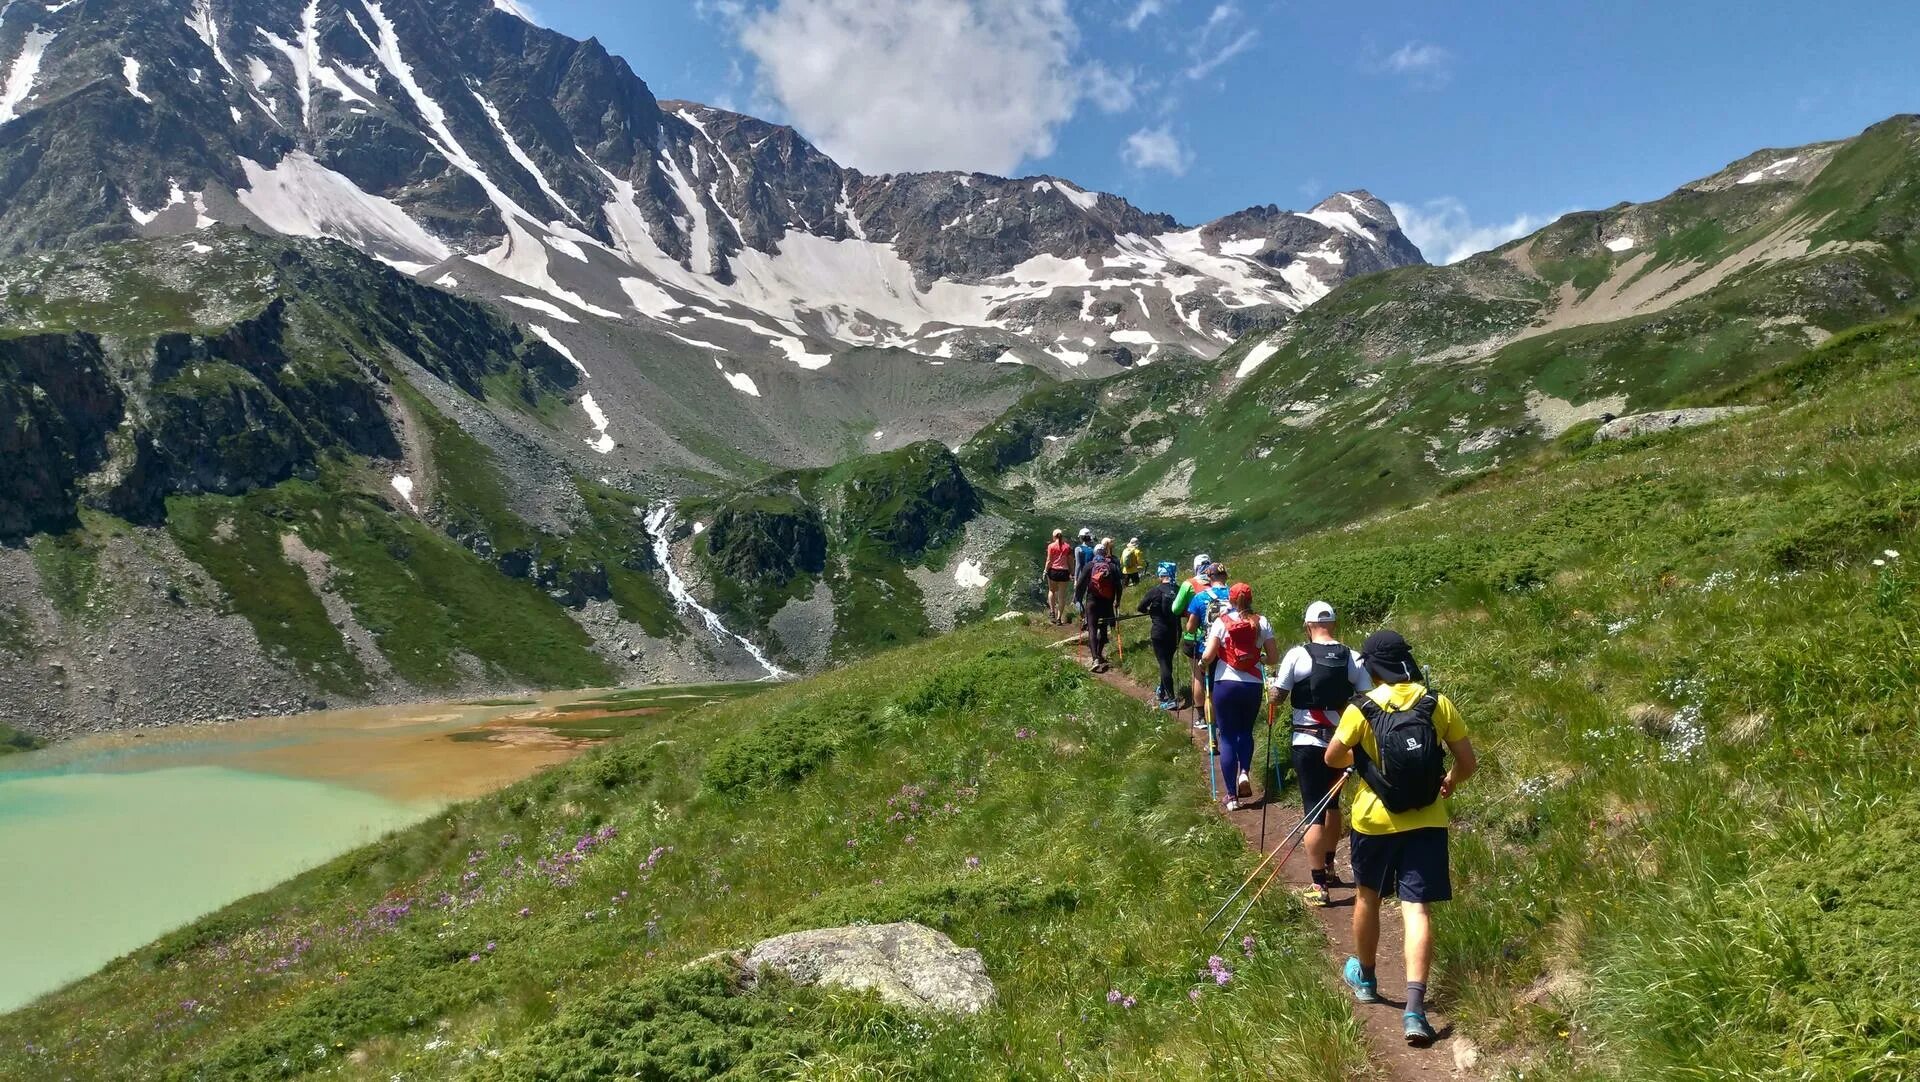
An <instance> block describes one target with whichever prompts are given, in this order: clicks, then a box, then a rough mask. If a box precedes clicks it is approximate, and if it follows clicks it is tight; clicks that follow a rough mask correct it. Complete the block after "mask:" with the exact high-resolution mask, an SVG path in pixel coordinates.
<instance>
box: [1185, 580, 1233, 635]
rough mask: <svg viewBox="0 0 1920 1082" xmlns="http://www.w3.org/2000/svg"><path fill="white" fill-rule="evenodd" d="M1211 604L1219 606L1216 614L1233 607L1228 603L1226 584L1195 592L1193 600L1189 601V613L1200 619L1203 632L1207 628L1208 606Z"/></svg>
mask: <svg viewBox="0 0 1920 1082" xmlns="http://www.w3.org/2000/svg"><path fill="white" fill-rule="evenodd" d="M1209 604H1214V605H1216V606H1217V608H1218V612H1216V613H1215V614H1214V615H1216V616H1218V615H1219V614H1220V613H1223V612H1226V611H1227V610H1228V609H1229V608H1231V607H1232V606H1230V605H1228V604H1227V588H1226V587H1225V586H1209V587H1207V588H1206V589H1204V590H1201V591H1200V592H1199V593H1196V594H1194V595H1193V600H1192V601H1189V602H1187V615H1188V616H1192V617H1194V618H1196V619H1198V620H1199V621H1200V630H1201V631H1202V632H1205V631H1206V630H1207V626H1208V624H1207V606H1208V605H1209Z"/></svg>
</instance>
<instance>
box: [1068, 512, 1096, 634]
mask: <svg viewBox="0 0 1920 1082" xmlns="http://www.w3.org/2000/svg"><path fill="white" fill-rule="evenodd" d="M1092 562H1093V531H1092V530H1089V529H1087V528H1086V527H1085V526H1082V527H1080V543H1079V544H1077V545H1075V546H1074V547H1073V582H1074V587H1073V607H1074V609H1075V610H1077V611H1078V612H1079V614H1080V618H1081V619H1082V620H1085V619H1086V615H1087V588H1086V585H1085V580H1084V576H1085V574H1086V570H1087V565H1088V564H1090V563H1092Z"/></svg>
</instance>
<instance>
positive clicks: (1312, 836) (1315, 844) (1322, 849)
mask: <svg viewBox="0 0 1920 1082" xmlns="http://www.w3.org/2000/svg"><path fill="white" fill-rule="evenodd" d="M1326 832H1327V828H1326V825H1325V820H1321V821H1320V822H1318V823H1315V824H1313V825H1312V826H1310V827H1308V828H1307V841H1306V846H1307V867H1309V868H1311V869H1313V870H1314V871H1320V870H1321V864H1320V862H1321V861H1322V860H1325V859H1326V855H1327V847H1326V846H1323V845H1321V844H1320V839H1321V837H1322V836H1324V835H1325V834H1326Z"/></svg>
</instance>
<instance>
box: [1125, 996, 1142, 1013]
mask: <svg viewBox="0 0 1920 1082" xmlns="http://www.w3.org/2000/svg"><path fill="white" fill-rule="evenodd" d="M1139 1005H1140V1001H1139V1000H1137V999H1135V998H1133V997H1132V996H1128V997H1127V998H1125V999H1123V1000H1121V1001H1120V1006H1121V1007H1123V1008H1125V1009H1127V1010H1129V1011H1130V1010H1132V1009H1134V1008H1135V1007H1138V1006H1139Z"/></svg>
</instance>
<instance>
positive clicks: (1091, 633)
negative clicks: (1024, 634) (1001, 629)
mask: <svg viewBox="0 0 1920 1082" xmlns="http://www.w3.org/2000/svg"><path fill="white" fill-rule="evenodd" d="M1091 537H1092V535H1091V533H1090V531H1086V530H1082V531H1081V541H1082V543H1083V544H1087V545H1088V546H1089V547H1090V548H1091V549H1093V551H1092V552H1091V553H1090V554H1089V556H1088V557H1087V562H1086V564H1085V565H1084V566H1076V567H1074V568H1073V572H1074V575H1073V578H1072V579H1071V580H1068V581H1071V582H1072V584H1073V585H1074V586H1075V588H1076V591H1075V592H1076V601H1080V600H1082V599H1084V601H1085V604H1084V606H1083V614H1084V619H1085V622H1086V632H1087V641H1088V645H1089V648H1090V650H1091V651H1092V654H1093V659H1094V667H1095V669H1096V671H1099V670H1104V669H1105V668H1106V667H1107V661H1106V653H1105V650H1106V645H1107V638H1108V635H1109V634H1110V629H1111V627H1112V625H1113V623H1114V621H1115V619H1116V616H1115V613H1116V611H1117V610H1118V608H1119V604H1120V599H1121V591H1122V589H1123V588H1124V586H1125V585H1127V582H1126V580H1125V572H1124V570H1122V568H1123V567H1124V558H1123V560H1122V561H1113V558H1112V541H1111V540H1110V539H1109V540H1106V541H1103V542H1101V543H1100V544H1099V545H1092V544H1091ZM1063 541H1064V538H1063V537H1062V535H1061V532H1060V531H1058V530H1056V531H1054V545H1050V546H1049V548H1048V578H1049V580H1050V585H1051V582H1052V580H1053V566H1054V564H1053V556H1054V546H1057V545H1060V544H1062V543H1063ZM1128 551H1129V552H1132V553H1136V554H1137V553H1138V552H1139V542H1138V539H1135V540H1134V541H1133V542H1130V543H1129V545H1128ZM1101 561H1106V562H1108V563H1112V564H1113V566H1112V567H1111V568H1102V569H1101V570H1098V571H1096V570H1094V569H1093V568H1094V565H1095V564H1097V563H1099V562H1101ZM1155 570H1156V572H1157V575H1156V577H1157V579H1158V581H1157V582H1156V583H1155V584H1154V585H1153V586H1152V588H1150V589H1149V590H1148V591H1147V593H1146V595H1145V596H1143V597H1142V598H1141V599H1140V602H1139V604H1138V606H1137V607H1136V612H1138V613H1140V614H1143V615H1145V616H1146V617H1147V618H1148V619H1149V621H1150V623H1149V631H1148V641H1149V642H1150V643H1151V644H1152V647H1153V653H1154V658H1155V660H1156V661H1157V662H1158V665H1159V670H1160V673H1159V676H1160V680H1159V687H1158V689H1157V691H1158V699H1159V705H1160V709H1162V710H1166V711H1169V712H1176V711H1178V710H1179V709H1180V708H1181V705H1182V704H1181V698H1182V696H1180V695H1179V693H1178V691H1177V690H1176V688H1175V678H1174V657H1175V655H1176V654H1184V655H1185V656H1186V658H1187V659H1188V660H1189V662H1190V682H1189V686H1187V687H1186V688H1184V689H1179V690H1184V691H1185V692H1186V695H1185V697H1184V698H1185V701H1186V703H1187V705H1190V706H1192V707H1193V708H1194V712H1195V718H1194V722H1193V725H1194V727H1195V728H1197V729H1207V730H1209V733H1210V739H1209V750H1210V755H1209V769H1210V770H1213V769H1216V768H1217V770H1218V774H1217V779H1218V782H1217V789H1218V792H1219V796H1220V798H1221V799H1222V800H1223V802H1224V806H1225V809H1226V811H1228V812H1236V811H1239V810H1240V808H1241V806H1242V804H1243V802H1247V801H1249V800H1251V799H1252V797H1253V795H1254V789H1253V781H1252V777H1251V773H1252V771H1253V770H1254V745H1255V741H1254V731H1255V727H1256V726H1257V724H1258V720H1259V715H1260V707H1261V704H1262V702H1263V701H1264V700H1265V699H1266V695H1267V694H1268V693H1269V691H1270V693H1271V694H1272V696H1273V698H1272V700H1271V701H1272V704H1273V706H1274V707H1275V708H1276V709H1275V710H1274V711H1273V712H1270V713H1269V715H1268V717H1269V721H1268V757H1269V762H1271V760H1272V756H1273V754H1274V748H1273V742H1274V735H1273V725H1274V722H1275V718H1274V714H1275V713H1277V712H1278V711H1277V707H1278V705H1279V701H1280V697H1281V696H1286V698H1287V700H1288V706H1289V707H1290V710H1289V718H1288V728H1287V730H1286V733H1285V734H1284V735H1285V736H1286V737H1287V740H1288V744H1289V747H1290V754H1289V755H1288V757H1287V758H1288V765H1290V766H1291V767H1292V772H1293V775H1294V777H1296V778H1297V779H1298V780H1299V785H1300V800H1301V807H1302V811H1303V812H1304V813H1305V814H1306V815H1308V816H1313V814H1314V812H1315V811H1316V809H1319V810H1320V811H1321V814H1320V816H1319V818H1318V820H1317V821H1315V822H1313V823H1312V824H1311V825H1310V826H1308V828H1307V831H1306V837H1305V848H1306V852H1307V864H1308V869H1309V874H1310V876H1311V882H1310V884H1309V885H1308V886H1307V888H1306V889H1305V890H1304V891H1303V892H1302V897H1303V900H1304V901H1305V902H1306V903H1307V904H1308V905H1313V906H1326V905H1328V904H1330V902H1331V893H1330V892H1331V891H1332V890H1334V889H1335V888H1338V887H1341V886H1344V885H1346V884H1343V883H1342V882H1341V881H1340V879H1339V876H1338V874H1337V873H1336V872H1335V869H1334V856H1335V851H1336V850H1337V849H1338V847H1339V844H1340V838H1341V835H1342V834H1343V833H1344V829H1343V827H1344V825H1343V824H1342V822H1341V816H1340V810H1339V808H1338V806H1337V805H1336V804H1335V802H1334V801H1332V800H1331V799H1330V794H1332V793H1333V792H1334V791H1335V789H1336V787H1339V786H1341V785H1342V784H1343V783H1342V778H1343V777H1346V776H1347V774H1348V772H1349V771H1351V772H1352V777H1351V778H1350V779H1348V781H1347V782H1346V783H1345V788H1346V793H1345V796H1346V798H1347V805H1348V807H1347V818H1348V822H1349V823H1350V824H1351V826H1352V839H1351V841H1350V843H1349V845H1348V858H1349V862H1350V864H1351V868H1352V872H1353V884H1352V886H1353V890H1354V910H1353V940H1354V952H1353V955H1352V956H1351V957H1349V958H1348V959H1347V962H1346V965H1345V967H1344V969H1343V971H1342V974H1341V976H1342V978H1343V979H1344V981H1345V982H1346V985H1347V987H1348V989H1349V990H1350V991H1351V992H1352V993H1353V996H1354V998H1355V999H1356V1000H1357V1001H1358V1002H1360V1003H1367V1004H1372V1003H1381V1002H1385V1001H1384V1000H1382V999H1381V997H1380V991H1379V985H1378V983H1377V980H1376V977H1375V973H1374V962H1375V959H1376V956H1377V954H1378V950H1379V943H1380V907H1381V902H1382V900H1383V899H1385V898H1393V897H1398V898H1399V900H1400V913H1401V919H1402V922H1403V924H1404V927H1405V957H1406V969H1407V991H1406V1001H1405V1004H1404V1007H1403V1012H1402V1024H1403V1031H1404V1033H1405V1035H1406V1039H1407V1043H1409V1044H1411V1045H1414V1046H1415V1047H1422V1048H1424V1047H1426V1046H1428V1045H1430V1044H1432V1043H1433V1042H1434V1040H1435V1039H1436V1038H1437V1034H1436V1033H1435V1032H1434V1029H1433V1027H1432V1026H1431V1025H1430V1024H1429V1023H1428V1021H1427V1015H1426V991H1427V976H1428V973H1429V971H1430V968H1431V964H1432V958H1433V931H1432V928H1433V926H1432V916H1431V913H1430V912H1429V910H1428V907H1429V906H1430V905H1432V904H1433V903H1436V902H1444V901H1448V900H1450V899H1451V898H1452V897H1453V883H1452V877H1451V874H1450V865H1449V861H1448V857H1447V826H1448V815H1447V804H1446V801H1447V798H1448V797H1450V796H1452V795H1453V793H1454V792H1455V790H1456V789H1458V787H1459V786H1460V785H1461V784H1463V783H1464V782H1465V781H1466V780H1467V779H1468V778H1470V777H1472V776H1473V773H1474V771H1475V769H1477V767H1478V765H1479V761H1478V758H1477V757H1476V756H1475V754H1474V749H1473V744H1472V741H1470V740H1469V739H1468V737H1467V727H1466V722H1465V720H1464V719H1462V717H1461V716H1460V712H1459V710H1458V709H1457V708H1455V706H1454V704H1453V702H1452V700H1450V699H1449V698H1447V696H1445V695H1442V694H1439V693H1438V692H1435V691H1433V690H1431V689H1430V688H1429V687H1428V686H1427V683H1426V676H1425V674H1424V673H1423V672H1422V671H1421V668H1420V665H1419V663H1418V662H1417V661H1416V660H1415V659H1414V655H1413V649H1412V647H1411V646H1409V645H1408V644H1407V641H1406V640H1405V639H1404V638H1402V637H1401V636H1400V634H1399V633H1397V632H1394V631H1390V630H1386V629H1381V630H1378V631H1375V632H1373V633H1372V634H1371V635H1368V636H1367V638H1366V640H1365V642H1364V643H1362V645H1361V647H1360V649H1359V650H1358V651H1355V650H1353V649H1351V648H1349V647H1347V646H1346V645H1345V644H1343V643H1342V642H1341V641H1340V638H1339V633H1338V626H1339V625H1338V617H1337V615H1336V614H1335V612H1334V610H1333V606H1332V605H1329V604H1328V603H1326V602H1324V601H1315V602H1313V603H1312V604H1310V605H1308V606H1307V608H1306V610H1305V612H1304V613H1303V615H1302V620H1301V624H1302V630H1303V637H1304V640H1305V641H1303V642H1301V643H1299V644H1298V645H1295V646H1293V647H1291V648H1290V649H1288V650H1287V651H1286V653H1285V654H1284V655H1282V654H1281V653H1280V650H1279V646H1278V638H1277V636H1276V635H1275V633H1274V630H1273V627H1272V625H1271V624H1270V623H1269V622H1268V621H1267V618H1266V617H1265V616H1262V615H1260V614H1259V613H1258V612H1257V611H1256V610H1255V607H1254V598H1253V588H1252V587H1251V586H1249V585H1248V584H1247V583H1244V582H1239V583H1232V584H1231V585H1229V575H1228V573H1227V568H1226V566H1225V565H1224V564H1222V563H1219V562H1217V561H1215V560H1213V559H1212V558H1211V557H1209V556H1207V555H1205V554H1202V555H1199V556H1196V557H1195V558H1194V561H1193V576H1192V577H1191V578H1189V579H1187V580H1186V581H1184V582H1178V583H1176V579H1177V578H1178V577H1179V576H1178V569H1177V568H1176V567H1175V565H1174V564H1173V563H1171V562H1162V563H1160V564H1159V565H1158V566H1157V567H1156V569H1155ZM1096 581H1100V582H1110V584H1111V586H1112V589H1111V592H1110V593H1109V592H1106V591H1102V590H1098V589H1096V588H1095V587H1094V583H1095V582H1096ZM1052 602H1053V598H1052V597H1051V595H1050V597H1049V603H1050V607H1049V612H1050V614H1051V615H1054V617H1055V620H1056V622H1064V620H1063V616H1064V612H1063V611H1056V610H1055V609H1054V608H1053V607H1052ZM1210 778H1211V776H1210ZM1266 784H1268V785H1273V784H1275V781H1274V778H1273V774H1272V772H1271V771H1270V772H1269V773H1268V776H1267V781H1266ZM1272 795H1274V794H1273V793H1272V792H1268V793H1266V794H1263V795H1262V798H1261V800H1262V802H1263V803H1264V802H1265V801H1266V800H1268V799H1270V798H1271V796H1272Z"/></svg>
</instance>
